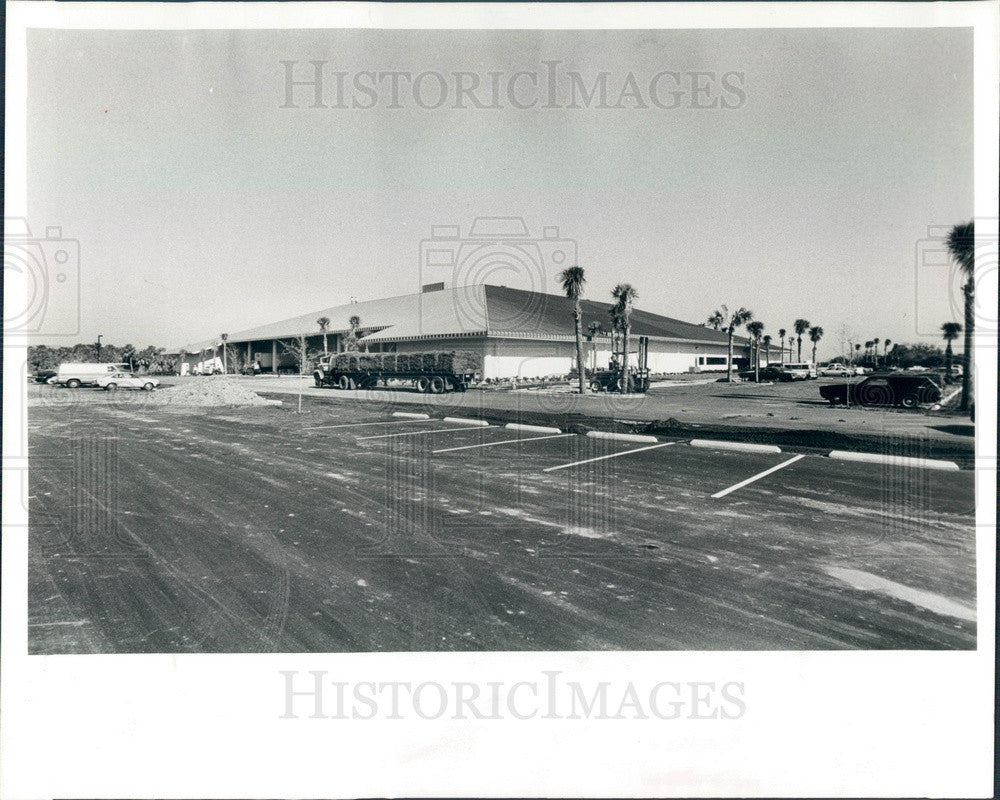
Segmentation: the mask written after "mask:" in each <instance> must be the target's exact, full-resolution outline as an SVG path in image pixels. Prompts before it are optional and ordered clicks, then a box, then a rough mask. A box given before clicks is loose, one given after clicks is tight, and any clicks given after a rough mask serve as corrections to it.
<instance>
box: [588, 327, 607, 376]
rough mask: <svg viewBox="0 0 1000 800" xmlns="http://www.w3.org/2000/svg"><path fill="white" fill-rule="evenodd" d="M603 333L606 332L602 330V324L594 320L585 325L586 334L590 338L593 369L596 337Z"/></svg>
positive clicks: (595, 357)
mask: <svg viewBox="0 0 1000 800" xmlns="http://www.w3.org/2000/svg"><path fill="white" fill-rule="evenodd" d="M604 333H607V331H606V330H604V326H603V325H602V324H601V323H600V322H597V321H596V320H595V321H594V322H591V323H590V324H589V325H588V326H587V336H588V337H589V338H590V343H591V344H590V349H591V354H592V356H593V359H594V369H597V337H598V336H600V335H601V334H604Z"/></svg>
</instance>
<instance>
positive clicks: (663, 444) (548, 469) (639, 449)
mask: <svg viewBox="0 0 1000 800" xmlns="http://www.w3.org/2000/svg"><path fill="white" fill-rule="evenodd" d="M672 444H677V442H660V443H659V444H651V445H649V446H648V447H636V448H635V449H633V450H624V451H622V452H621V453H611V455H607V456H597V457H596V458H585V459H583V461H571V462H570V463H569V464H560V465H559V466H556V467H546V468H545V469H543V470H542V472H555V471H556V470H557V469H569V468H570V467H575V466H578V465H579V464H589V463H590V462H591V461H604V459H606V458H618V456H627V455H631V454H632V453H641V452H642V451H643V450H655V449H656V448H657V447H670V445H672Z"/></svg>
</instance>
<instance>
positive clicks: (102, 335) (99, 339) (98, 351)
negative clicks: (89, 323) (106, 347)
mask: <svg viewBox="0 0 1000 800" xmlns="http://www.w3.org/2000/svg"><path fill="white" fill-rule="evenodd" d="M103 338H104V334H101V333H99V334H97V360H98V362H100V360H101V339H103Z"/></svg>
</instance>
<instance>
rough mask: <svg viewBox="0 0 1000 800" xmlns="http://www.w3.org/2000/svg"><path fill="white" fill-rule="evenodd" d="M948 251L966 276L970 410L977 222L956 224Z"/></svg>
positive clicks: (965, 391) (965, 368) (965, 380)
mask: <svg viewBox="0 0 1000 800" xmlns="http://www.w3.org/2000/svg"><path fill="white" fill-rule="evenodd" d="M948 252H949V253H950V254H951V257H952V258H954V259H955V261H957V262H958V267H959V269H960V270H961V271H962V275H963V276H964V277H965V285H964V286H963V287H962V294H963V295H965V352H963V353H962V400H961V403H960V405H959V408H961V410H962V411H968V410H969V389H970V388H971V384H970V376H971V374H972V334H973V331H974V330H975V325H976V320H975V316H974V313H975V301H976V273H975V267H976V223H975V221H972V222H966V223H963V224H959V225H956V226H955V227H954V228H952V229H951V232H950V233H949V234H948Z"/></svg>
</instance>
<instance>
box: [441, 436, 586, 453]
mask: <svg viewBox="0 0 1000 800" xmlns="http://www.w3.org/2000/svg"><path fill="white" fill-rule="evenodd" d="M567 436H576V434H575V433H559V434H556V435H555V436H531V437H529V438H527V439H523V438H521V437H520V436H518V437H517V438H516V439H504V440H503V441H502V442H486V443H485V444H463V445H462V446H461V447H445V448H443V449H441V450H431V452H432V453H452V452H454V451H455V450H472V449H474V448H476V447H496V446H497V445H501V444H514V443H515V442H537V441H540V440H542V439H565V438H566V437H567Z"/></svg>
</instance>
